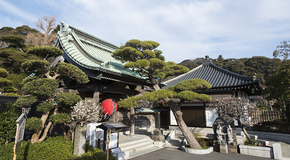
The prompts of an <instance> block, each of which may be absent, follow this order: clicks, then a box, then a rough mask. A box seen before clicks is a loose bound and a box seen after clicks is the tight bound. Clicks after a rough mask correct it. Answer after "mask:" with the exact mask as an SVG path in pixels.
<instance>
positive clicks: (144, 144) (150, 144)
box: [120, 140, 154, 152]
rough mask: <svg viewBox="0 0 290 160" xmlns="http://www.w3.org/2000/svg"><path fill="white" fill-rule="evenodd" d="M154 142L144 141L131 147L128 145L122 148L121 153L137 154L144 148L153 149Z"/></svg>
mask: <svg viewBox="0 0 290 160" xmlns="http://www.w3.org/2000/svg"><path fill="white" fill-rule="evenodd" d="M153 146H154V144H153V141H152V140H147V141H142V142H138V143H133V144H131V145H126V146H120V148H121V151H123V152H126V151H130V152H136V151H137V150H142V149H143V148H148V147H153Z"/></svg>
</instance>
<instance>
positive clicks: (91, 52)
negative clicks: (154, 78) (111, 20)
mask: <svg viewBox="0 0 290 160" xmlns="http://www.w3.org/2000/svg"><path fill="white" fill-rule="evenodd" d="M61 24H62V25H61V27H60V31H58V33H57V37H56V38H57V41H58V42H59V44H60V46H61V48H62V49H63V51H64V53H65V54H66V55H67V56H68V57H69V58H70V59H71V60H72V61H73V62H75V63H76V64H78V65H80V66H81V67H84V68H86V69H90V70H96V71H102V72H106V73H110V74H114V75H118V76H129V77H133V78H137V79H141V80H144V79H146V77H142V76H140V75H139V74H138V73H136V72H134V71H132V70H131V69H129V68H124V67H123V65H124V63H122V62H121V61H119V60H116V59H115V58H113V57H112V56H111V55H112V53H113V52H114V51H115V50H116V49H118V47H117V46H115V45H113V44H111V43H109V42H106V41H104V40H102V39H100V38H97V37H94V36H92V35H90V34H88V33H86V32H83V31H81V30H79V29H77V28H74V27H72V26H69V25H68V24H66V23H64V22H61Z"/></svg>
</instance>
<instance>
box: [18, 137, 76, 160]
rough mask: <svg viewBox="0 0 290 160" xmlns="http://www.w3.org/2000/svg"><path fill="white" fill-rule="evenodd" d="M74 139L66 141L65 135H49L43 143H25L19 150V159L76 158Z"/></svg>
mask: <svg viewBox="0 0 290 160" xmlns="http://www.w3.org/2000/svg"><path fill="white" fill-rule="evenodd" d="M72 153H73V143H72V141H66V140H64V138H63V137H61V136H58V137H49V138H47V139H46V140H45V141H43V142H41V143H35V144H31V143H30V142H29V141H26V142H24V143H23V145H22V147H21V148H20V149H19V150H18V151H17V159H21V160H22V159H27V160H30V159H49V160H50V159H74V158H76V156H74V155H73V154H72Z"/></svg>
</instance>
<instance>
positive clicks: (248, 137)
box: [238, 118, 254, 145]
mask: <svg viewBox="0 0 290 160" xmlns="http://www.w3.org/2000/svg"><path fill="white" fill-rule="evenodd" d="M238 123H239V126H241V127H242V131H243V132H244V134H245V136H246V138H247V140H248V141H249V142H250V143H251V144H252V145H254V142H253V140H252V139H251V137H250V136H249V134H248V132H247V130H246V128H245V124H244V123H243V122H242V120H241V118H238Z"/></svg>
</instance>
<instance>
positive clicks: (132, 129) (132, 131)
mask: <svg viewBox="0 0 290 160" xmlns="http://www.w3.org/2000/svg"><path fill="white" fill-rule="evenodd" d="M134 134H135V109H134V108H133V107H131V108H130V135H134Z"/></svg>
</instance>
